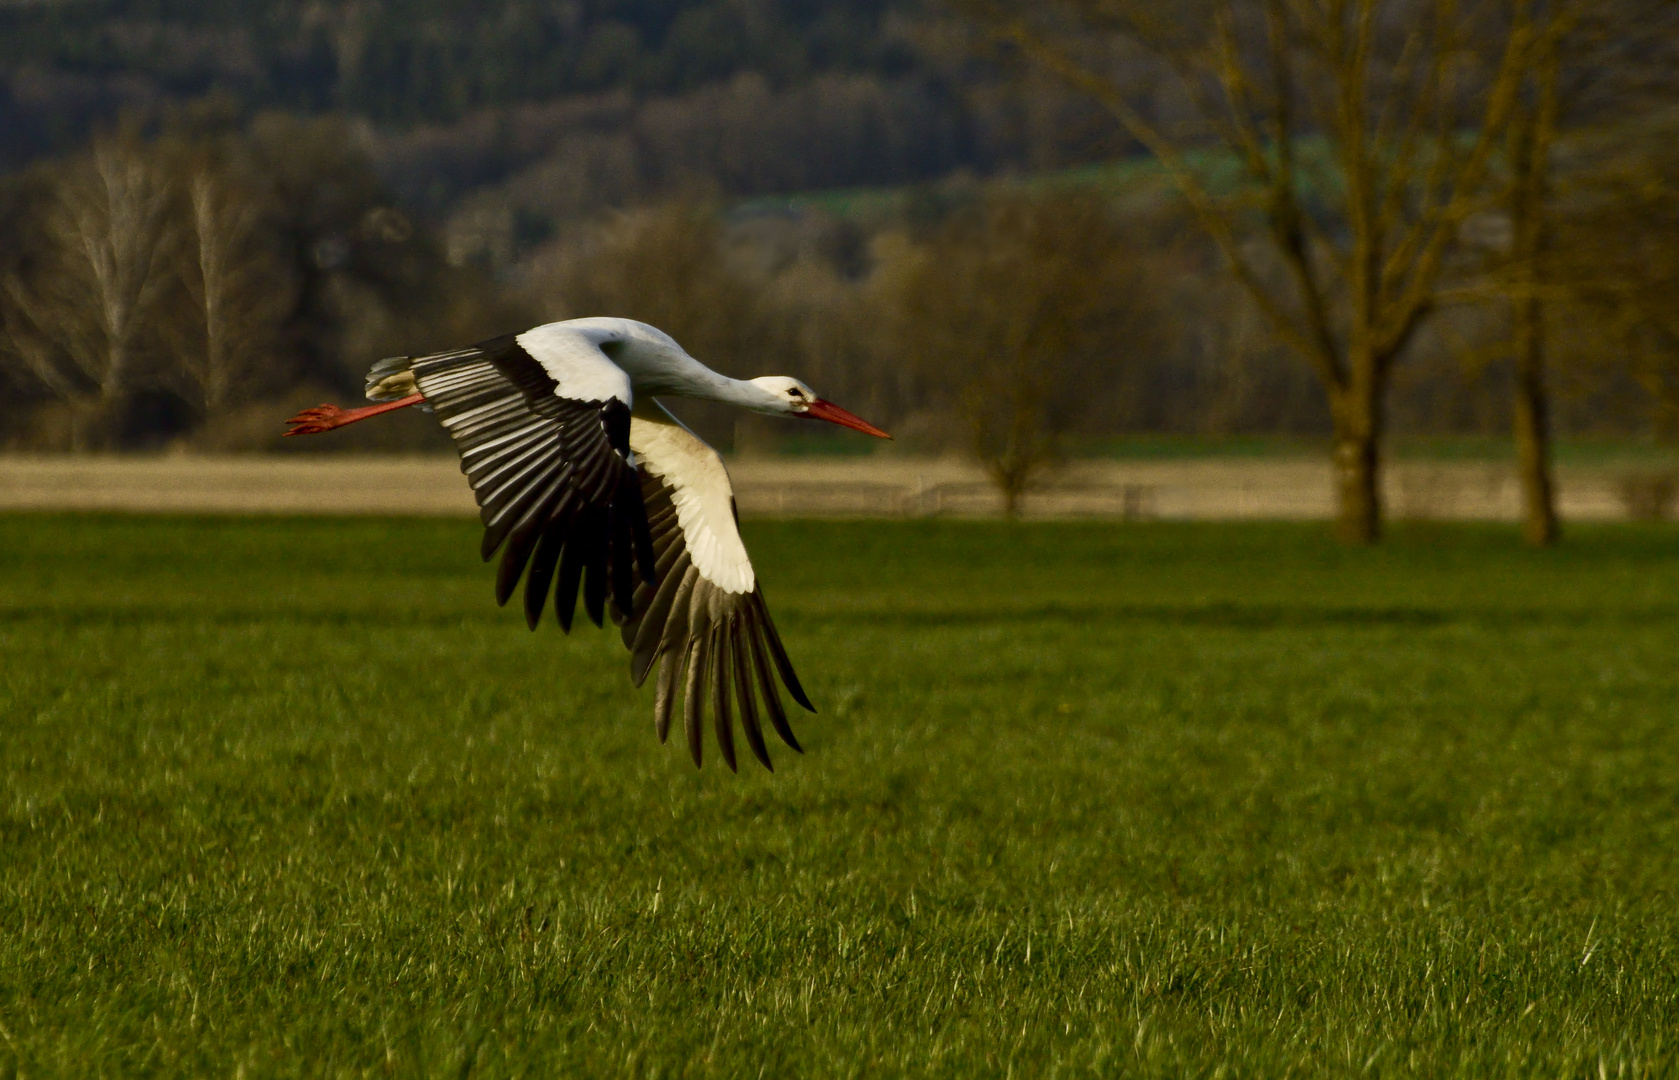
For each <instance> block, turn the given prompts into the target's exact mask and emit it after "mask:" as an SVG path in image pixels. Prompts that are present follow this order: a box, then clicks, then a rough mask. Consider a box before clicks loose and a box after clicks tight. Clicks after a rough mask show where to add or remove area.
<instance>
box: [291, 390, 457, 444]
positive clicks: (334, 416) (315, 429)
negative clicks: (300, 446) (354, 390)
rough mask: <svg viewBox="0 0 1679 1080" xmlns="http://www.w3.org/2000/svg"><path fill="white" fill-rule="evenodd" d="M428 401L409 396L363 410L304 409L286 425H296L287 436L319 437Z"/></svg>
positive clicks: (325, 407)
mask: <svg viewBox="0 0 1679 1080" xmlns="http://www.w3.org/2000/svg"><path fill="white" fill-rule="evenodd" d="M425 399H426V397H425V395H424V394H409V395H408V396H407V397H405V398H403V399H402V400H401V401H387V402H384V403H383V404H380V405H369V406H367V407H366V408H363V409H340V408H339V407H338V406H336V405H317V406H315V407H314V408H313V409H304V410H303V411H302V412H300V413H298V414H297V415H296V416H294V417H292V418H291V419H290V420H287V421H286V423H288V424H292V425H294V426H293V427H292V429H291V430H290V431H288V432H286V434H287V435H318V434H320V433H321V432H323V431H331V430H332V429H333V428H341V427H343V426H344V425H345V424H353V423H355V422H356V421H357V420H366V419H367V418H368V417H370V416H378V415H379V414H380V413H388V412H391V411H393V410H395V409H406V408H407V407H408V406H410V405H418V404H419V403H420V402H422V401H424V400H425Z"/></svg>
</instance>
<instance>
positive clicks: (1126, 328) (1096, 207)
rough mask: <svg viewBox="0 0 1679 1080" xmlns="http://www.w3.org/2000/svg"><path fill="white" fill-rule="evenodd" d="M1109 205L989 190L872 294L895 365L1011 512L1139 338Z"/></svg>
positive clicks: (1131, 274)
mask: <svg viewBox="0 0 1679 1080" xmlns="http://www.w3.org/2000/svg"><path fill="white" fill-rule="evenodd" d="M1127 248H1128V245H1127V243H1126V238H1125V236H1124V233H1123V231H1122V230H1121V229H1120V227H1119V225H1118V223H1117V222H1116V221H1115V219H1114V217H1113V215H1112V211H1111V210H1110V209H1109V208H1108V207H1107V206H1106V205H1105V204H1104V203H1103V202H1102V201H1101V200H1100V199H1098V198H1096V197H1095V196H1092V195H1088V194H1078V193H1072V192H1060V193H1052V194H1049V195H1045V196H1039V197H1031V196H1025V195H1020V194H1006V193H1005V194H993V195H992V196H990V197H989V198H987V199H986V200H985V201H984V202H983V203H982V204H981V205H980V206H978V207H975V208H973V209H971V210H969V211H964V212H959V213H957V214H955V215H953V216H952V217H951V218H950V219H949V220H948V221H947V222H946V223H945V224H944V225H943V226H941V227H940V228H938V229H937V230H936V231H935V232H934V233H933V234H932V235H931V236H929V237H927V238H926V239H925V240H924V241H922V242H920V243H909V244H900V245H899V246H898V248H897V249H896V251H895V252H892V251H891V249H888V253H889V257H888V260H887V264H886V265H884V266H883V267H882V268H881V269H880V271H879V272H878V273H879V277H880V279H881V280H880V282H879V283H878V284H877V288H879V289H880V292H881V294H882V301H883V302H884V304H885V305H886V306H887V307H888V309H889V310H892V311H893V312H894V315H895V319H894V321H895V323H896V325H897V331H896V334H895V339H896V340H895V346H896V348H897V352H898V356H899V361H900V363H904V364H908V365H911V366H914V367H916V368H918V369H919V370H920V372H921V373H922V374H921V383H922V386H923V388H924V391H925V392H926V393H927V394H928V396H929V397H930V398H932V399H933V400H932V401H931V402H930V403H931V404H933V405H935V406H943V407H946V408H952V409H955V410H956V411H958V412H959V414H960V415H961V416H962V418H963V421H964V423H965V426H966V428H967V436H968V443H969V446H970V448H971V450H972V452H973V453H974V455H975V457H977V458H978V459H979V461H980V463H981V464H982V465H983V466H984V467H985V470H986V472H987V473H988V474H989V475H990V477H991V479H992V481H993V482H994V483H995V484H996V485H997V487H998V489H999V490H1000V491H1001V493H1002V495H1003V501H1004V507H1005V511H1006V512H1007V514H1008V515H1009V516H1010V517H1014V516H1016V515H1018V514H1019V513H1020V509H1021V502H1022V499H1023V497H1024V496H1025V495H1026V493H1027V492H1028V491H1029V490H1030V489H1031V488H1032V486H1033V484H1034V483H1035V482H1036V481H1037V480H1038V479H1039V478H1040V477H1041V475H1042V474H1043V472H1044V470H1045V469H1046V468H1048V467H1049V466H1050V465H1052V464H1053V462H1054V460H1055V458H1056V456H1057V453H1058V450H1059V445H1058V444H1059V439H1060V436H1061V435H1062V434H1064V433H1065V432H1066V430H1067V429H1068V427H1069V426H1070V425H1071V424H1072V423H1073V422H1074V421H1075V420H1076V419H1077V413H1078V412H1079V409H1080V406H1081V405H1082V404H1084V403H1088V402H1092V401H1099V400H1102V395H1101V394H1100V393H1098V392H1096V387H1095V386H1085V385H1082V384H1086V383H1093V382H1094V383H1101V382H1104V381H1106V380H1109V379H1111V378H1113V377H1114V375H1115V373H1116V372H1115V368H1116V367H1117V365H1118V363H1119V362H1120V361H1121V360H1122V356H1123V350H1125V349H1126V345H1125V344H1121V343H1122V342H1126V343H1128V344H1129V345H1130V346H1131V347H1132V348H1137V347H1138V346H1139V344H1140V342H1139V339H1140V338H1144V337H1146V328H1145V327H1143V326H1142V325H1140V324H1143V323H1145V322H1146V320H1147V309H1146V303H1147V300H1146V298H1147V297H1148V296H1149V295H1150V291H1149V289H1148V288H1147V286H1146V285H1145V283H1143V282H1142V281H1140V280H1139V279H1140V277H1141V275H1140V273H1139V272H1138V271H1137V269H1136V266H1135V264H1134V263H1133V262H1132V261H1131V260H1129V259H1128V258H1127V255H1128V251H1127Z"/></svg>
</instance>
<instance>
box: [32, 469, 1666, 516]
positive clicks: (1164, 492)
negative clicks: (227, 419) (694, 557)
mask: <svg viewBox="0 0 1679 1080" xmlns="http://www.w3.org/2000/svg"><path fill="white" fill-rule="evenodd" d="M729 469H730V473H731V474H732V476H733V477H734V482H735V489H736V494H737V498H738V500H739V503H740V509H741V512H742V513H743V514H746V515H749V516H758V517H938V516H949V517H993V516H997V515H999V514H1000V513H1001V512H1002V500H1001V499H1000V498H999V497H998V495H997V492H996V489H995V488H993V487H992V486H991V484H990V483H989V482H987V480H986V479H985V476H984V474H983V473H982V472H980V470H979V469H977V468H976V467H974V466H973V465H971V464H968V463H966V462H962V461H956V460H945V459H915V458H897V457H884V456H883V457H870V458H837V459H836V458H746V459H742V460H737V461H732V462H730V465H729ZM1558 488H1559V499H1558V501H1559V504H1560V509H1561V511H1562V514H1563V516H1564V517H1566V518H1570V519H1574V520H1616V519H1623V518H1628V517H1643V518H1659V517H1666V516H1669V515H1670V514H1671V513H1672V512H1673V510H1674V504H1675V501H1676V499H1679V477H1676V476H1675V475H1673V474H1671V473H1668V472H1650V471H1642V472H1641V471H1638V470H1633V469H1614V468H1592V469H1585V468H1576V469H1569V468H1565V469H1562V470H1560V474H1559V485H1558ZM1385 497H1386V502H1387V507H1388V510H1389V513H1390V514H1391V515H1392V516H1393V517H1395V518H1400V519H1405V518H1411V519H1438V520H1513V519H1515V518H1516V517H1517V516H1518V515H1519V514H1520V511H1521V492H1520V488H1519V486H1518V484H1517V480H1516V475H1515V471H1514V469H1513V468H1512V467H1510V466H1508V465H1500V464H1491V463H1481V462H1441V463H1418V462H1400V463H1397V464H1395V465H1393V466H1392V467H1390V468H1389V470H1388V472H1387V475H1386V490H1385ZM1334 508H1335V503H1334V492H1333V489H1332V486H1331V476H1330V471H1329V466H1328V465H1327V463H1324V462H1319V461H1312V460H1309V459H1301V460H1252V459H1245V458H1219V459H1202V460H1193V461H1166V462H1155V461H1084V462H1076V463H1073V464H1071V465H1069V466H1067V467H1066V468H1064V469H1062V470H1060V471H1058V472H1057V473H1056V474H1054V476H1053V477H1051V478H1050V479H1049V480H1048V481H1046V482H1045V483H1044V484H1043V485H1042V486H1040V487H1039V488H1038V489H1037V490H1035V491H1033V492H1032V493H1031V494H1029V495H1028V496H1027V497H1026V501H1025V514H1026V516H1027V517H1032V518H1110V519H1125V520H1150V519H1169V520H1221V519H1222V520H1229V519H1297V520H1313V519H1324V518H1328V517H1330V516H1331V515H1332V514H1333V512H1334ZM0 510H118V511H140V512H163V513H171V512H173V513H234V514H258V513H293V514H308V513H328V514H357V513H359V514H431V515H455V514H471V513H473V512H474V507H473V504H472V497H471V493H470V492H469V491H468V490H467V487H466V484H465V482H464V481H463V480H462V478H461V475H460V471H459V469H458V467H457V465H456V463H455V461H454V459H452V458H445V457H380V456H354V457H351V456H344V457H324V456H323V457H315V456H307V457H305V456H297V457H262V456H243V457H235V456H223V457H189V456H169V457H53V456H44V455H43V456H0Z"/></svg>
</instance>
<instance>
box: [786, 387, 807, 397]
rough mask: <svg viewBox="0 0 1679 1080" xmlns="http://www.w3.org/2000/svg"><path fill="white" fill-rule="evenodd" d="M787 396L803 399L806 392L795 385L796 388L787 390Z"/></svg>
mask: <svg viewBox="0 0 1679 1080" xmlns="http://www.w3.org/2000/svg"><path fill="white" fill-rule="evenodd" d="M787 396H788V397H793V398H799V399H801V400H802V399H803V398H804V396H805V392H804V391H803V390H800V389H798V388H797V387H795V388H793V389H791V390H788V391H787Z"/></svg>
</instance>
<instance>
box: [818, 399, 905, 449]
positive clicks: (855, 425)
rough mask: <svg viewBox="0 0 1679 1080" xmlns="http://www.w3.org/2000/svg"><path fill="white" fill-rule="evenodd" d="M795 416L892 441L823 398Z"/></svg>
mask: <svg viewBox="0 0 1679 1080" xmlns="http://www.w3.org/2000/svg"><path fill="white" fill-rule="evenodd" d="M794 415H795V416H802V417H804V418H805V419H807V420H826V421H828V423H830V424H838V425H839V426H840V427H848V428H850V429H852V430H853V431H861V432H862V433H863V434H865V435H873V436H874V437H875V438H877V439H890V438H891V437H892V436H890V435H888V434H886V432H884V431H882V430H880V429H879V428H877V427H875V426H874V425H873V424H871V423H869V422H868V421H867V420H864V419H863V418H862V417H860V416H853V415H851V414H850V413H848V412H846V411H845V410H844V409H842V408H840V407H839V406H838V405H835V404H834V403H833V402H831V401H823V400H822V399H821V398H817V399H816V400H815V401H813V402H811V403H810V404H809V405H806V406H805V411H804V412H802V413H795V414H794Z"/></svg>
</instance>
